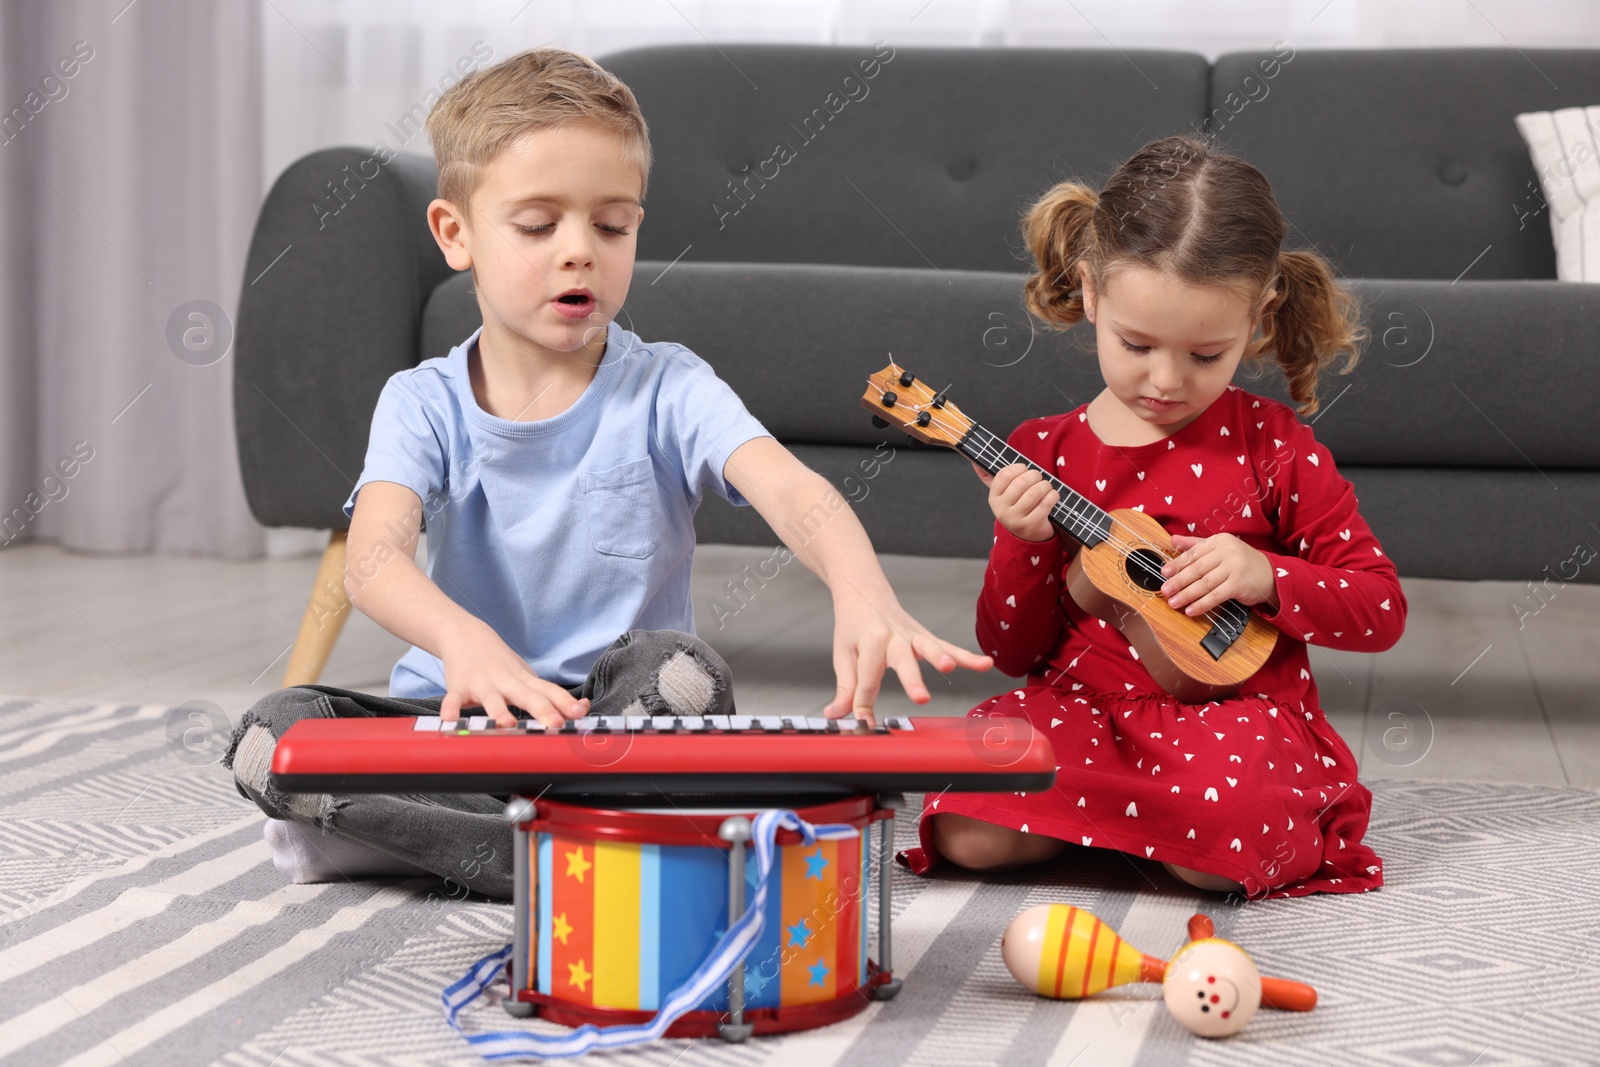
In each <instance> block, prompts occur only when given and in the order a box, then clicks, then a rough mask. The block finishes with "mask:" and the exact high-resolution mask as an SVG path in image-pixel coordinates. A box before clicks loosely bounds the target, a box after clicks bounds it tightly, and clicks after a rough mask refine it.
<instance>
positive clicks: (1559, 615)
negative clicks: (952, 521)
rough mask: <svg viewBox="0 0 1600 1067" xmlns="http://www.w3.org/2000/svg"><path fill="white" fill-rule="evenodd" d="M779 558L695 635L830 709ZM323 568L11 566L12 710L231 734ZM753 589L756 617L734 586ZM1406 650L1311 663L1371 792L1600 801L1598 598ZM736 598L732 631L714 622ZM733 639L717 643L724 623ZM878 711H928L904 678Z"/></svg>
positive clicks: (376, 667) (700, 569) (933, 624)
mask: <svg viewBox="0 0 1600 1067" xmlns="http://www.w3.org/2000/svg"><path fill="white" fill-rule="evenodd" d="M772 555H773V550H772V549H752V548H735V547H730V546H725V545H706V546H702V547H701V548H700V549H699V550H698V552H697V554H696V561H695V578H694V596H695V615H696V620H697V623H696V626H697V629H698V631H699V633H700V635H701V636H702V637H704V638H706V640H708V641H709V642H710V643H711V644H712V645H713V646H714V647H716V648H717V649H718V651H720V652H721V653H722V654H723V655H724V657H725V658H726V659H727V660H728V662H729V663H730V665H731V666H732V667H733V669H734V672H735V676H736V685H737V692H738V699H739V706H740V710H741V711H744V712H746V713H755V714H760V713H764V712H773V713H776V712H780V711H781V712H792V711H794V710H796V709H799V708H805V709H815V708H818V707H820V706H821V705H822V704H823V703H824V702H826V701H827V700H828V699H829V698H830V697H831V695H832V691H833V672H832V667H831V662H832V661H831V656H830V652H829V648H830V638H831V633H832V613H831V610H830V603H829V599H828V595H827V591H826V589H825V588H824V587H823V586H822V583H821V582H820V581H818V580H817V579H816V578H815V577H814V576H812V575H811V574H810V573H809V572H807V571H805V570H804V569H803V568H802V567H801V566H800V565H799V564H798V563H790V564H789V565H788V566H787V567H784V568H783V569H782V571H781V572H780V573H779V574H778V575H777V577H776V578H774V579H772V580H770V581H766V582H763V581H762V580H761V579H760V578H759V574H760V573H762V572H763V568H762V564H763V563H764V562H766V563H767V565H766V566H765V568H764V572H765V573H767V574H771V573H772V570H773V567H774V566H775V563H772V562H768V561H770V560H771V557H772ZM316 562H317V561H316V559H315V558H311V557H306V558H301V559H292V560H268V561H255V562H249V563H229V562H224V561H220V560H214V559H200V558H185V557H177V556H137V557H125V558H99V557H86V556H78V555H70V554H67V553H65V552H62V551H61V550H60V549H58V548H56V547H54V546H50V545H27V546H22V547H18V548H14V549H8V550H6V551H3V552H0V603H3V604H4V606H5V609H6V610H4V611H3V612H0V696H27V697H51V698H59V699H68V700H73V701H112V700H114V701H123V702H130V703H141V704H144V703H162V704H181V703H184V702H187V701H193V700H204V701H210V702H212V703H214V704H216V705H218V706H219V707H220V708H222V709H223V711H225V712H226V713H227V714H228V715H229V716H230V717H231V718H233V719H237V718H238V715H239V713H240V712H242V711H243V710H244V709H245V708H247V707H249V706H250V704H252V703H253V702H254V701H255V700H257V699H259V698H260V697H261V696H263V695H265V694H266V693H269V692H271V691H272V690H273V689H275V688H276V687H277V685H278V682H279V680H280V678H281V677H282V673H283V666H284V661H285V659H286V656H287V650H288V646H289V643H290V641H291V639H292V638H293V636H294V633H295V629H296V627H297V625H298V624H299V620H300V614H301V611H302V608H303V606H304V603H305V598H306V595H307V593H308V591H309V587H310V583H311V579H312V575H313V574H314V573H315V570H316ZM883 562H884V568H885V570H886V571H887V572H888V574H889V577H890V580H891V581H892V582H893V583H894V586H895V589H896V590H897V591H898V593H899V595H900V598H901V601H902V603H904V604H905V605H906V607H907V609H908V610H909V611H910V612H911V613H912V614H913V615H914V616H916V617H917V618H918V619H920V620H921V621H922V622H923V623H924V624H926V625H927V626H928V627H929V628H930V629H932V630H933V631H935V632H936V633H938V634H939V635H941V636H942V637H945V638H947V639H950V640H953V641H959V642H963V643H965V644H966V645H967V646H968V647H972V645H973V634H972V613H973V604H974V602H975V600H976V597H977V592H978V589H979V586H980V585H981V582H982V573H983V561H982V560H951V559H926V558H918V557H909V556H885V557H884V559H883ZM730 581H736V582H740V583H743V584H744V586H745V588H746V589H747V590H748V592H747V593H746V595H745V600H744V603H742V604H741V603H740V601H738V600H735V599H733V598H732V597H731V596H730V595H729V593H728V586H727V583H728V582H730ZM1404 586H1405V591H1406V598H1407V600H1408V602H1409V605H1410V615H1409V619H1408V625H1407V631H1406V635H1405V637H1404V638H1402V640H1401V641H1400V643H1399V644H1398V645H1396V646H1395V647H1394V648H1393V649H1391V650H1389V651H1388V652H1385V653H1382V654H1380V655H1357V654H1352V653H1343V652H1332V651H1329V650H1327V649H1321V648H1313V649H1312V657H1311V660H1312V667H1313V671H1314V674H1315V676H1316V679H1317V685H1318V687H1319V689H1320V690H1321V693H1322V696H1323V702H1324V707H1325V708H1326V710H1327V712H1328V716H1329V718H1330V719H1331V720H1332V721H1333V723H1334V725H1335V726H1336V727H1337V728H1338V730H1339V731H1340V733H1342V734H1343V735H1344V737H1345V739H1346V740H1347V741H1348V742H1349V743H1350V746H1351V748H1352V749H1353V750H1354V751H1355V752H1356V754H1357V756H1358V758H1359V760H1360V769H1361V774H1362V776H1363V777H1364V778H1366V779H1372V778H1379V777H1413V778H1430V779H1443V780H1486V781H1506V782H1527V783H1539V784H1547V785H1563V784H1566V785H1576V786H1584V787H1587V788H1600V696H1597V695H1596V682H1597V681H1600V587H1595V586H1578V585H1572V586H1566V587H1561V588H1559V589H1557V590H1556V592H1555V595H1554V597H1553V598H1552V599H1550V601H1549V602H1548V604H1547V605H1546V606H1544V607H1543V608H1542V609H1541V610H1540V611H1539V612H1538V613H1537V614H1536V615H1533V616H1532V617H1531V618H1527V619H1525V620H1524V623H1525V625H1524V626H1522V627H1521V628H1519V627H1518V625H1517V618H1516V613H1515V612H1514V611H1513V610H1512V607H1511V605H1512V603H1513V602H1517V601H1522V602H1525V603H1527V604H1529V605H1530V606H1537V602H1536V601H1532V600H1525V601H1524V600H1523V598H1525V597H1526V596H1527V594H1528V591H1527V589H1526V587H1525V585H1524V584H1523V583H1513V582H1445V581H1435V580H1423V579H1410V580H1406V581H1405V582H1404ZM718 599H721V600H722V601H723V602H724V604H725V605H726V607H727V608H728V609H729V610H730V611H731V610H732V609H735V608H737V612H736V613H734V614H731V615H728V614H727V613H726V612H722V613H719V612H717V611H715V610H714V609H713V604H714V601H716V600H718ZM719 617H720V618H721V621H722V625H721V626H720V627H719V625H718V619H719ZM404 650H405V645H404V644H403V643H402V642H401V641H399V640H398V639H396V638H395V637H393V636H392V635H390V634H388V633H386V632H385V631H384V630H382V629H381V628H379V627H378V626H377V625H376V624H375V623H373V622H372V621H371V620H370V619H367V618H366V617H365V616H363V615H360V614H359V613H357V614H356V615H355V616H354V617H353V618H352V619H351V621H350V623H349V625H348V626H347V627H346V630H345V633H344V636H343V637H342V638H341V640H340V642H339V645H338V647H337V648H336V649H335V651H334V653H333V657H332V659H331V660H330V662H329V664H328V668H327V670H326V671H325V673H324V675H323V678H322V681H323V682H324V683H326V684H328V685H335V686H342V687H345V688H349V689H360V690H367V691H371V692H377V693H383V692H387V685H388V678H389V670H390V668H391V667H392V666H393V665H394V661H395V660H396V659H397V658H399V656H400V654H401V653H402V652H403V651H404ZM924 678H925V679H926V680H927V683H928V686H929V689H930V690H931V691H932V692H933V694H934V700H933V703H932V704H931V705H928V706H925V707H923V708H920V709H917V711H918V714H930V713H946V714H961V713H963V712H965V711H966V710H967V709H969V708H971V707H972V706H974V705H975V704H977V703H978V702H979V701H981V700H982V699H984V698H985V697H987V696H990V695H992V694H993V693H995V692H998V691H1000V690H1001V689H1002V688H1004V687H1005V685H1004V681H1005V680H1004V679H1003V678H1001V677H999V676H994V675H983V674H973V673H970V672H958V675H953V676H950V677H948V678H943V677H941V676H940V675H939V674H938V672H937V671H933V670H931V669H927V670H925V672H924ZM880 707H881V708H882V709H883V710H885V711H887V712H889V713H905V712H907V711H910V710H911V709H912V708H913V705H912V704H911V703H910V701H908V700H907V699H906V698H905V696H904V694H903V693H900V692H899V690H898V686H897V685H896V683H895V681H894V678H893V675H892V674H891V675H890V676H889V678H887V679H886V681H885V697H884V699H883V700H882V701H881V703H880Z"/></svg>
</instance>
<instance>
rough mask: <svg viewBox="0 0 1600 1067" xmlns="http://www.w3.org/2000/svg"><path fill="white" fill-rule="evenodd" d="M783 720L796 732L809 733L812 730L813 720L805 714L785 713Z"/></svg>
mask: <svg viewBox="0 0 1600 1067" xmlns="http://www.w3.org/2000/svg"><path fill="white" fill-rule="evenodd" d="M783 721H784V723H785V724H787V725H788V727H789V729H791V730H794V731H795V732H796V733H809V732H810V730H811V720H810V719H808V718H806V717H805V716H804V715H785V716H784V717H783Z"/></svg>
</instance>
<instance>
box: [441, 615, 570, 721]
mask: <svg viewBox="0 0 1600 1067" xmlns="http://www.w3.org/2000/svg"><path fill="white" fill-rule="evenodd" d="M440 651H441V652H443V656H442V657H441V658H442V659H443V660H444V684H445V696H444V700H443V702H441V703H440V705H439V717H440V718H441V719H443V720H444V721H445V722H455V721H456V719H458V718H459V717H460V715H461V710H462V709H463V708H474V707H482V708H483V713H484V714H485V715H488V716H489V717H490V718H492V719H493V720H494V724H495V725H496V726H499V727H509V726H514V725H516V721H517V719H516V716H515V715H513V714H512V712H511V710H510V708H509V707H508V706H507V705H511V706H514V707H519V708H521V709H522V710H523V711H525V712H527V713H528V714H529V715H531V716H532V717H533V718H535V719H538V720H539V721H540V722H542V723H543V724H544V725H545V727H546V728H547V729H556V728H558V727H560V725H561V724H562V723H563V722H565V721H566V720H568V719H577V718H581V717H582V716H583V715H586V714H587V713H588V711H589V701H588V700H579V699H578V698H577V697H575V696H573V695H572V694H571V693H569V692H567V691H566V689H564V688H562V687H561V686H559V685H555V684H554V683H552V682H547V681H545V680H544V679H543V678H540V677H539V675H538V674H537V673H535V671H534V670H533V668H532V667H529V666H528V664H527V661H526V660H524V659H523V658H522V657H521V656H519V655H517V653H516V652H515V651H513V650H512V648H511V647H510V646H509V645H507V644H506V643H505V642H504V641H502V640H501V639H500V635H499V634H497V633H495V632H494V630H493V629H492V628H491V627H489V626H488V625H486V624H484V623H481V622H479V623H478V624H477V625H476V626H473V627H469V628H467V629H465V630H463V631H461V632H459V633H457V634H455V635H453V636H452V637H451V638H449V639H447V640H446V642H445V645H444V647H443V648H441V649H440Z"/></svg>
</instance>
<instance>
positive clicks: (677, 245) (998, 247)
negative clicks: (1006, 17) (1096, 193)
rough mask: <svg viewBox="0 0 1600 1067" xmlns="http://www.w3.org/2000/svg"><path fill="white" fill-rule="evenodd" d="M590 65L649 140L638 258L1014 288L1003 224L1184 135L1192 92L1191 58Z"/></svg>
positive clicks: (911, 56) (791, 48)
mask: <svg viewBox="0 0 1600 1067" xmlns="http://www.w3.org/2000/svg"><path fill="white" fill-rule="evenodd" d="M600 62H601V63H602V64H604V65H605V66H606V67H607V68H608V69H609V70H611V71H613V72H615V73H616V74H617V76H618V77H620V78H621V79H622V80H623V81H625V82H626V83H627V84H628V85H629V86H630V87H631V88H632V89H633V91H634V94H635V95H636V96H637V97H638V99H639V105H640V107H641V108H642V109H643V111H644V114H645V117H646V119H647V120H648V122H649V124H650V139H651V144H652V147H653V149H654V152H655V168H654V172H653V174H652V177H651V182H650V188H649V192H648V195H647V197H646V202H645V212H646V216H647V220H648V222H647V225H645V226H644V227H643V228H642V229H641V230H640V233H639V241H640V244H639V255H640V257H641V258H645V259H660V260H665V261H671V260H673V259H675V258H677V257H678V256H679V255H680V254H682V255H683V256H684V260H685V261H686V262H689V261H698V262H712V261H724V262H726V261H736V262H757V263H844V264H874V265H881V266H898V267H922V268H929V267H932V268H936V269H938V270H944V271H949V270H1017V269H1020V268H1019V262H1020V261H1019V259H1018V253H1019V251H1020V250H1021V247H1022V245H1021V238H1020V236H1019V235H1018V231H1017V222H1018V219H1019V217H1020V209H1021V208H1022V206H1023V205H1024V204H1025V203H1026V202H1028V201H1029V200H1031V199H1032V198H1034V197H1036V196H1038V195H1039V194H1040V193H1042V192H1043V191H1044V190H1045V189H1047V188H1048V187H1049V186H1051V185H1052V184H1054V183H1055V182H1057V181H1060V180H1061V179H1063V178H1066V177H1069V176H1075V175H1076V176H1082V177H1083V178H1084V179H1085V180H1089V181H1092V182H1094V183H1095V185H1096V187H1097V188H1098V186H1099V185H1100V184H1101V183H1103V182H1104V181H1105V179H1106V177H1107V176H1108V175H1109V174H1110V172H1111V169H1112V168H1113V167H1115V166H1116V165H1117V164H1118V163H1120V162H1121V161H1122V160H1124V159H1126V158H1127V157H1128V156H1129V155H1131V154H1132V153H1133V152H1134V151H1135V150H1136V149H1137V148H1138V147H1139V146H1140V145H1142V144H1144V143H1145V142H1146V141H1149V140H1152V139H1154V138H1158V137H1165V136H1167V135H1169V134H1174V133H1182V132H1185V131H1187V130H1191V129H1193V128H1194V126H1195V124H1196V123H1197V122H1198V120H1199V117H1200V115H1201V114H1203V112H1204V110H1205V98H1206V73H1207V64H1206V61H1205V57H1204V56H1200V55H1196V54H1193V53H1187V52H1166V51H1140V50H1132V51H1125V52H1120V53H1119V52H1116V51H1113V50H1110V49H1048V50H1046V49H1027V48H1003V49H1002V48H997V49H969V48H898V49H896V48H893V47H891V46H888V45H882V46H878V47H874V46H872V45H860V46H854V45H850V46H800V45H781V46H766V45H731V44H730V45H720V46H711V45H683V46H667V47H653V48H643V49H636V50H632V51H626V52H618V53H614V54H612V55H608V56H603V57H601V59H600ZM864 65H865V66H864ZM868 72H871V75H872V76H870V77H869V76H868ZM735 183H737V185H735ZM736 190H737V191H736Z"/></svg>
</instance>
